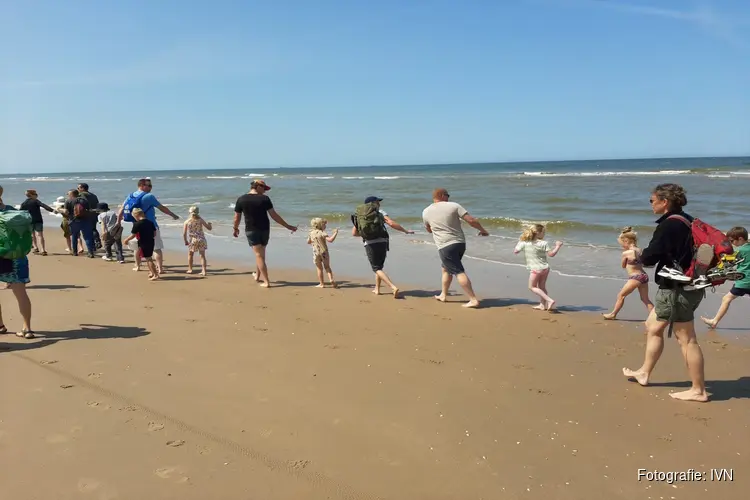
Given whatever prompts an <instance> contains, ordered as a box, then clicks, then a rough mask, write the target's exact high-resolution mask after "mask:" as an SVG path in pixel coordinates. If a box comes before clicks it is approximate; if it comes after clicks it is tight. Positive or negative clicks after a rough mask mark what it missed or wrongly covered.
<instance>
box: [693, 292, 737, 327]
mask: <svg viewBox="0 0 750 500" xmlns="http://www.w3.org/2000/svg"><path fill="white" fill-rule="evenodd" d="M736 298H737V296H736V295H732V293H731V292H727V294H726V295H724V297H723V298H722V299H721V305H720V306H719V310H718V311H716V316H714V317H713V318H711V319H708V318H706V317H703V316H701V320H702V321H703V322H704V323H705V324H707V325H708V327H709V328H711V329H712V330H713V329H714V328H716V327H717V326H718V325H719V321H721V318H723V317H724V316H725V315H726V314H727V311H729V304H731V303H732V301H733V300H734V299H736Z"/></svg>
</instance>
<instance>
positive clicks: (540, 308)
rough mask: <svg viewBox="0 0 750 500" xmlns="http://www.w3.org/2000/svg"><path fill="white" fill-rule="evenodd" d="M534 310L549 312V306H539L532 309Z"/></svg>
mask: <svg viewBox="0 0 750 500" xmlns="http://www.w3.org/2000/svg"><path fill="white" fill-rule="evenodd" d="M532 309H536V310H537V311H546V310H547V306H544V305H542V304H539V305H538V306H534V307H532Z"/></svg>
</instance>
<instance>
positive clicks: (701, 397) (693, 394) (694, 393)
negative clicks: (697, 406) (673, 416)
mask: <svg viewBox="0 0 750 500" xmlns="http://www.w3.org/2000/svg"><path fill="white" fill-rule="evenodd" d="M669 396H670V397H671V398H672V399H678V400H680V401H697V402H699V403H705V402H706V401H708V394H706V391H701V390H700V389H693V388H690V389H688V390H687V391H682V392H672V393H670V394H669Z"/></svg>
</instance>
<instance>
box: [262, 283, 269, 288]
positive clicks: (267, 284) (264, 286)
mask: <svg viewBox="0 0 750 500" xmlns="http://www.w3.org/2000/svg"><path fill="white" fill-rule="evenodd" d="M260 287H261V288H271V284H270V283H265V282H261V283H260Z"/></svg>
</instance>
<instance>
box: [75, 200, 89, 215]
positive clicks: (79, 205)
mask: <svg viewBox="0 0 750 500" xmlns="http://www.w3.org/2000/svg"><path fill="white" fill-rule="evenodd" d="M85 201H86V200H83V199H82V198H78V199H77V200H76V201H75V205H73V217H74V218H76V219H83V218H85V217H86V212H87V210H86V206H85V205H84V204H83V203H84V202H85Z"/></svg>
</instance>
